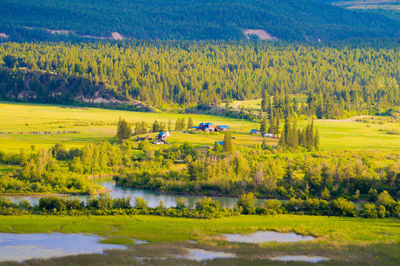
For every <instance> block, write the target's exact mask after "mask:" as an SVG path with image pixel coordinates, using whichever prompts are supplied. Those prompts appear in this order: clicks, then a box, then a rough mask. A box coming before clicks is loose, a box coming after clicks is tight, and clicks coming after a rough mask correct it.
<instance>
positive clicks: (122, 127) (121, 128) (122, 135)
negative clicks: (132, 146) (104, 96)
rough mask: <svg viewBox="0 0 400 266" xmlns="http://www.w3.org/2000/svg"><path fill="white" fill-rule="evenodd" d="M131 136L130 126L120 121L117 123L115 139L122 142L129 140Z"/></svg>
mask: <svg viewBox="0 0 400 266" xmlns="http://www.w3.org/2000/svg"><path fill="white" fill-rule="evenodd" d="M131 135H132V129H131V126H130V125H129V124H128V123H127V122H126V121H125V120H124V119H120V120H119V121H118V128H117V135H116V137H117V139H118V140H119V141H123V140H125V139H129V138H130V137H131Z"/></svg>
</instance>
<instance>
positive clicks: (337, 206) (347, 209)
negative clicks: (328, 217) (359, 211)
mask: <svg viewBox="0 0 400 266" xmlns="http://www.w3.org/2000/svg"><path fill="white" fill-rule="evenodd" d="M330 207H331V211H332V215H336V216H356V212H355V208H354V203H353V202H350V201H348V200H346V199H343V198H338V199H335V200H333V201H331V202H330Z"/></svg>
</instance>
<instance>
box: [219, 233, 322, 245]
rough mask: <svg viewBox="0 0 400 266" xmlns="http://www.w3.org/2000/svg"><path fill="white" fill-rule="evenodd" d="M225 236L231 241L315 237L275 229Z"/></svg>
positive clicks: (302, 239)
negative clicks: (280, 231) (275, 230)
mask: <svg viewBox="0 0 400 266" xmlns="http://www.w3.org/2000/svg"><path fill="white" fill-rule="evenodd" d="M223 236H224V237H225V239H226V240H227V241H229V242H242V243H264V242H280V243H294V242H299V241H310V240H312V239H314V237H312V236H303V235H298V234H295V233H279V232H274V231H260V232H256V233H252V234H225V235H223Z"/></svg>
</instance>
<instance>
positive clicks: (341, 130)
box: [0, 103, 400, 153]
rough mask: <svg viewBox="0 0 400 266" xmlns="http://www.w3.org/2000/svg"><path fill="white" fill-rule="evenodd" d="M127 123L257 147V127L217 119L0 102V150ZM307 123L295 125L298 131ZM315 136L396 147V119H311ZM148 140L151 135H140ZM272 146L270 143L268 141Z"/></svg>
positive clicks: (325, 146)
mask: <svg viewBox="0 0 400 266" xmlns="http://www.w3.org/2000/svg"><path fill="white" fill-rule="evenodd" d="M120 117H121V118H124V119H125V120H127V121H128V122H129V123H135V122H141V121H145V122H146V123H147V125H148V126H149V127H150V125H151V124H152V123H153V122H154V121H155V120H158V121H159V122H163V123H166V124H167V123H168V121H169V120H171V122H172V125H171V128H172V129H174V128H175V121H176V120H177V119H178V118H186V119H187V118H189V117H191V118H192V119H193V122H194V125H197V124H199V123H201V122H212V123H214V124H216V125H218V124H224V125H229V126H230V127H231V128H232V133H233V136H234V137H235V138H236V139H235V140H234V143H235V144H236V145H247V146H252V145H255V144H261V142H262V138H261V137H260V136H259V135H250V134H248V132H249V130H250V129H252V128H258V127H259V124H258V123H255V122H250V121H246V120H241V119H234V118H227V117H221V116H210V115H197V114H177V113H142V112H131V111H119V110H108V109H100V108H80V107H68V106H55V105H39V104H20V103H0V151H3V152H11V153H18V152H19V151H20V150H21V149H25V150H29V149H31V146H32V145H35V147H36V148H48V147H50V146H52V145H54V144H55V143H57V142H61V143H63V144H64V145H65V146H66V147H80V146H83V145H85V144H88V143H96V142H101V141H104V140H110V139H112V138H113V137H114V136H115V134H116V125H117V122H118V119H119V118H120ZM306 124H307V121H299V127H303V126H305V125H306ZM314 124H315V125H316V126H317V128H318V130H319V134H320V143H321V146H320V147H321V150H389V151H395V150H399V149H400V134H398V133H397V131H396V129H398V128H399V127H400V123H399V121H395V120H390V119H381V120H380V121H379V123H377V122H376V121H374V120H368V121H364V122H358V121H356V119H345V120H315V121H314ZM145 135H149V136H150V137H152V136H153V137H154V135H155V134H145ZM222 139H223V133H211V134H209V133H197V132H196V133H193V134H187V133H183V132H182V131H180V132H176V131H173V132H172V134H171V137H170V138H169V139H168V141H169V142H170V143H183V142H191V143H193V144H194V145H197V146H204V145H208V146H210V145H213V144H214V142H215V141H217V140H222ZM269 144H271V145H275V144H276V140H273V139H269Z"/></svg>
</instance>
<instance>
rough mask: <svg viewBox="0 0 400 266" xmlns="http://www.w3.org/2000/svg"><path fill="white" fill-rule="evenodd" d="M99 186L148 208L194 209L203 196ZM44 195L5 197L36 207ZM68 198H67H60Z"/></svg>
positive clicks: (225, 203) (223, 201)
mask: <svg viewBox="0 0 400 266" xmlns="http://www.w3.org/2000/svg"><path fill="white" fill-rule="evenodd" d="M99 184H100V185H101V186H103V187H105V188H107V189H108V190H109V192H108V193H109V194H110V195H111V196H112V197H114V198H121V197H128V196H130V197H131V204H132V206H134V204H135V198H136V197H143V198H145V199H146V200H147V201H148V202H149V207H152V208H154V207H157V206H159V205H160V201H161V200H162V201H163V202H164V206H165V207H167V208H170V207H175V206H176V199H177V198H186V200H187V203H188V206H189V208H194V207H195V204H196V201H198V200H199V199H202V198H203V197H204V196H194V195H173V194H164V193H160V192H157V191H150V190H144V189H134V188H123V187H117V186H116V185H115V183H114V182H112V181H102V182H99ZM45 196H46V195H28V196H6V197H7V198H10V199H11V200H13V201H14V202H17V201H19V200H28V201H29V202H30V203H31V204H32V205H37V204H38V202H39V199H40V198H41V197H45ZM61 197H68V196H61ZM72 197H73V198H78V199H80V200H82V201H86V200H87V199H88V198H89V196H72ZM212 198H213V199H214V200H217V201H219V203H220V206H221V207H224V208H233V207H234V205H235V203H236V202H237V198H232V197H212ZM262 202H263V200H258V202H257V204H261V203H262Z"/></svg>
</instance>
